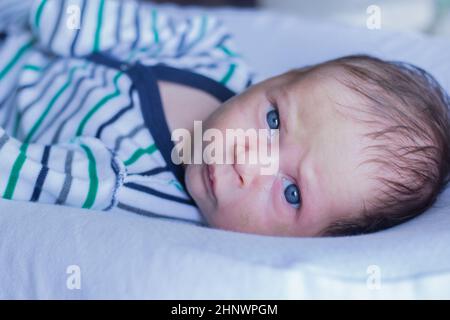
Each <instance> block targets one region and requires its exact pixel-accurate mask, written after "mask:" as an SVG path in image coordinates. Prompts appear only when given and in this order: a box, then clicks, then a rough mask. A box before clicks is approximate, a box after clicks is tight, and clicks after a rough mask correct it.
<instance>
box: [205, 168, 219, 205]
mask: <svg viewBox="0 0 450 320" xmlns="http://www.w3.org/2000/svg"><path fill="white" fill-rule="evenodd" d="M202 174H203V182H204V184H205V187H206V190H207V193H208V194H209V196H210V197H211V199H213V200H214V201H216V202H217V197H216V193H215V187H216V176H215V166H214V165H208V164H204V165H203V172H202Z"/></svg>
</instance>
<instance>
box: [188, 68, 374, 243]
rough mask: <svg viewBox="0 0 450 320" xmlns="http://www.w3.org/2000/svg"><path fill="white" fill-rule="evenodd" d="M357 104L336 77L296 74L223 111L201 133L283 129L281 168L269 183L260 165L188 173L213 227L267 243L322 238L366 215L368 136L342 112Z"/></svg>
mask: <svg viewBox="0 0 450 320" xmlns="http://www.w3.org/2000/svg"><path fill="white" fill-rule="evenodd" d="M358 100H361V99H359V98H358V97H357V96H356V95H355V94H353V93H352V92H351V91H350V90H349V89H347V88H346V87H345V86H343V85H341V84H340V83H339V82H338V81H336V80H335V79H333V77H330V76H327V75H324V74H321V73H316V72H314V73H308V74H305V75H302V76H301V77H299V76H298V74H297V75H295V74H294V73H293V72H290V73H286V74H283V75H281V76H278V77H275V78H271V79H268V80H266V81H264V82H261V83H259V84H257V85H254V86H253V87H251V88H249V89H248V90H247V91H245V92H244V93H242V94H240V95H238V96H236V97H234V98H232V99H230V100H228V101H227V102H226V103H225V104H224V105H223V106H221V107H220V108H219V109H217V111H216V112H214V113H213V114H211V116H210V117H209V118H208V119H207V120H206V121H205V122H204V123H203V131H205V130H206V129H209V128H215V129H218V130H220V132H223V133H225V130H226V129H244V130H247V129H250V128H253V129H270V128H272V129H273V128H274V125H277V124H278V125H277V127H278V128H279V131H278V138H279V140H278V141H279V166H278V171H277V172H275V173H274V174H271V175H267V174H261V170H259V169H260V168H258V165H254V164H236V163H235V164H213V165H207V164H206V163H203V164H190V165H188V166H187V168H186V183H187V188H188V190H189V192H190V194H191V195H192V197H193V198H194V200H195V201H196V203H197V205H198V206H199V208H200V210H201V212H202V213H203V215H204V217H205V218H206V220H207V222H208V224H209V225H210V226H212V227H216V228H221V229H226V230H234V231H239V232H249V233H257V234H264V235H279V236H317V235H319V234H320V232H321V231H322V230H323V229H324V228H325V227H327V226H328V225H329V224H330V223H332V222H334V221H336V220H337V219H341V218H349V217H354V216H357V215H358V214H361V212H362V208H363V206H364V195H366V194H370V189H371V186H370V185H369V182H368V180H369V179H367V172H365V170H367V169H365V167H364V166H360V164H361V162H362V161H363V157H362V155H363V148H364V146H365V145H366V144H367V143H366V142H364V140H363V138H362V136H363V133H364V132H365V128H364V127H363V126H362V125H361V124H359V123H358V122H356V121H355V120H354V119H351V118H350V117H346V116H345V113H344V112H343V110H344V109H343V107H342V106H341V105H340V104H344V105H345V104H351V105H354V104H355V101H358ZM274 109H275V110H276V111H277V112H273V110H274ZM269 112H270V113H271V114H270V115H269V116H268V113H269ZM224 136H225V134H224ZM230 148H232V149H233V150H234V149H236V148H235V146H233V145H230ZM230 152H232V151H230ZM209 177H211V179H209Z"/></svg>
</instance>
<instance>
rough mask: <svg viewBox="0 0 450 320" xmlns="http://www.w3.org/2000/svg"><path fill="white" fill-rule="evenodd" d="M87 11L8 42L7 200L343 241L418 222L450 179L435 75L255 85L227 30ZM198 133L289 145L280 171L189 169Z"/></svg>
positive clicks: (288, 76) (368, 60) (43, 16)
mask: <svg viewBox="0 0 450 320" xmlns="http://www.w3.org/2000/svg"><path fill="white" fill-rule="evenodd" d="M79 4H80V6H79V7H78V9H79V11H77V7H75V8H74V7H72V6H71V7H70V8H71V10H72V11H73V12H75V13H74V14H75V17H77V12H78V13H79V17H80V25H79V26H78V27H74V28H69V27H68V26H69V24H70V23H69V22H70V21H69V22H68V21H66V19H65V17H66V12H68V11H69V12H70V10H67V9H68V5H69V2H68V1H67V2H66V1H52V0H48V1H45V0H41V1H32V2H31V1H30V13H29V21H30V22H29V24H27V25H26V26H25V27H18V26H15V28H14V30H13V31H12V30H11V28H8V27H5V28H4V29H5V30H3V31H2V34H3V36H2V39H0V41H1V46H0V58H1V59H0V61H1V62H0V121H1V122H0V125H1V128H0V194H1V195H2V197H3V198H5V199H15V200H25V201H35V202H45V203H54V204H61V205H70V206H77V207H81V208H87V209H100V210H110V209H114V210H121V211H126V212H132V213H137V214H141V215H145V216H152V217H164V218H170V219H175V220H183V221H188V222H192V223H198V224H201V225H204V224H206V225H209V226H211V227H215V228H221V229H226V230H233V231H239V232H250V233H257V234H264V235H277V236H338V235H353V234H362V233H368V232H374V231H377V230H381V229H384V228H388V227H391V226H394V225H396V224H399V223H401V222H403V221H406V220H409V219H411V218H413V217H415V216H417V215H418V214H420V213H422V212H423V211H424V210H425V209H427V208H428V207H429V206H430V205H431V204H432V203H433V202H434V200H435V199H436V197H437V195H438V194H439V192H440V191H441V190H442V188H443V187H444V185H445V183H446V182H447V180H448V176H449V165H450V150H449V148H450V121H449V116H448V106H449V99H448V97H447V95H446V94H445V92H444V90H443V89H442V88H441V87H440V86H439V85H438V83H437V82H436V81H435V80H434V79H433V77H432V76H431V75H429V74H428V73H426V72H425V71H424V70H421V69H419V68H417V67H414V66H411V65H408V64H404V63H394V62H386V61H382V60H380V59H377V58H373V57H369V56H349V57H343V58H339V59H335V60H332V61H327V62H324V63H321V64H318V65H314V66H309V67H305V68H302V69H296V70H292V71H290V72H287V73H285V74H282V75H279V76H277V77H274V78H271V79H268V80H265V81H263V82H260V83H257V84H253V85H252V80H253V73H252V72H251V71H249V68H248V66H247V64H246V63H245V61H244V59H243V57H242V56H240V55H239V54H238V53H237V51H236V50H235V48H234V44H233V42H232V41H231V40H232V37H231V35H230V34H229V33H228V32H227V31H226V29H225V28H224V26H223V25H222V24H221V22H220V21H218V20H217V19H214V18H211V17H207V16H195V17H188V18H184V19H176V18H174V17H171V16H168V15H165V14H164V13H162V12H159V11H158V10H156V7H154V6H152V5H148V4H145V5H144V4H141V3H138V2H130V1H104V0H94V1H93V0H89V1H87V0H84V1H79ZM10 5H11V4H10ZM21 8H23V5H22V6H21ZM0 9H1V8H0ZM1 12H2V10H0V21H6V17H1ZM106 18H107V19H106ZM72 22H73V23H74V25H75V26H76V21H75V22H74V21H72ZM0 27H1V26H0ZM18 30H19V31H18ZM238 93H239V94H238ZM195 121H202V126H203V128H204V129H211V130H214V132H216V133H218V134H222V135H224V136H226V134H225V133H226V132H227V130H231V129H235V130H255V129H258V130H259V129H266V130H267V132H268V134H267V135H263V136H258V137H257V140H259V141H258V142H261V141H263V142H267V143H268V144H269V145H274V146H275V145H276V146H277V148H276V155H275V156H276V158H277V167H276V169H277V170H276V171H275V172H272V173H271V174H261V164H260V163H256V164H255V163H250V162H249V163H246V162H239V161H234V162H231V163H218V162H208V161H201V162H200V163H197V162H194V163H192V162H186V163H184V165H182V164H180V163H177V162H176V161H174V158H173V155H174V154H177V153H178V152H179V151H180V149H179V148H178V147H179V146H180V145H178V144H177V145H176V146H175V144H174V141H172V140H171V136H172V138H173V133H174V132H176V131H177V130H184V131H185V132H188V133H193V132H194V131H195V130H194V124H195V123H196V122H195ZM193 135H195V134H193ZM193 140H194V144H193V146H192V149H190V150H189V151H188V153H191V152H192V153H194V149H195V148H198V146H196V143H198V139H196V138H195V137H194V139H193ZM175 142H179V141H175ZM202 148H203V147H202ZM221 148H222V149H223V150H221ZM217 149H218V150H216V151H223V153H225V154H231V155H232V158H233V159H236V158H237V156H238V155H240V154H242V153H243V154H244V155H245V154H250V153H251V152H252V150H251V149H252V146H251V145H250V144H247V142H244V143H243V144H238V143H237V142H236V143H234V142H233V143H227V144H224V145H221V146H219V147H217ZM201 151H202V152H201V154H204V152H205V151H206V149H201ZM180 156H182V155H181V154H180Z"/></svg>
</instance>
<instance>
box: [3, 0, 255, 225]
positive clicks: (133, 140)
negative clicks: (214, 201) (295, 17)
mask: <svg viewBox="0 0 450 320" xmlns="http://www.w3.org/2000/svg"><path fill="white" fill-rule="evenodd" d="M7 2H8V1H7ZM25 2H26V3H29V7H28V18H29V19H28V20H29V24H28V28H16V29H15V31H14V32H9V31H8V30H10V29H11V28H3V30H5V32H4V33H3V36H2V38H0V196H2V197H3V198H6V199H13V200H24V201H38V202H45V203H55V204H61V205H70V206H75V207H81V208H91V209H101V210H108V209H111V208H114V207H116V208H120V209H122V210H126V211H131V212H135V213H138V214H144V215H148V216H158V217H170V218H173V219H180V220H186V221H194V222H197V223H198V222H200V223H203V220H202V218H201V214H200V213H199V212H198V210H197V208H196V206H195V204H194V203H193V202H192V200H191V199H190V197H189V195H188V194H187V193H186V191H185V190H184V189H183V187H182V184H181V183H180V181H178V180H177V178H176V176H175V175H174V173H173V172H171V170H169V169H168V163H167V162H166V161H165V160H164V157H163V155H162V154H161V152H160V150H159V149H158V147H157V146H156V143H155V140H154V139H155V137H154V136H153V135H152V134H151V133H150V132H151V131H150V130H149V128H148V126H146V123H145V121H144V119H143V115H142V112H141V104H142V101H141V100H140V96H139V94H138V92H137V90H136V87H135V83H133V81H132V80H131V79H130V77H129V76H128V74H127V73H126V72H124V71H122V70H120V69H116V68H112V67H109V66H107V65H103V64H97V63H96V62H94V61H92V60H90V59H88V58H87V57H88V56H90V55H91V54H95V53H106V54H107V55H108V56H110V57H113V58H114V59H117V60H118V61H121V62H124V63H127V64H135V63H139V64H142V65H144V66H153V65H161V64H162V65H167V66H170V67H172V68H177V69H183V70H188V71H190V72H192V73H195V74H199V75H202V76H204V77H207V78H209V79H212V80H214V81H215V82H217V83H220V84H221V85H223V86H225V87H226V88H228V89H229V90H230V91H232V92H234V93H238V92H240V91H242V90H244V89H245V88H246V87H247V86H248V85H249V83H251V77H252V73H251V72H250V71H249V69H248V67H247V65H246V64H245V63H244V61H243V58H242V57H241V56H240V55H239V54H237V53H236V48H234V46H233V41H232V37H231V35H230V34H229V33H228V31H227V30H226V28H225V27H224V26H223V24H222V23H221V22H220V21H219V20H218V19H216V18H214V17H209V16H206V15H205V16H193V17H188V18H184V19H179V18H176V17H172V16H169V15H166V14H164V13H163V12H161V11H160V10H158V7H156V6H154V5H152V4H141V3H138V2H133V1H119V0H117V1H115V0H65V1H64V0H39V1H25ZM10 5H11V4H10ZM18 8H19V7H18ZM18 10H19V11H20V12H23V10H24V7H23V5H22V6H21V7H20V8H19V9H18ZM4 11H5V8H4V7H3V8H2V5H0V17H1V14H2V12H4ZM77 17H78V18H79V19H78V18H77ZM74 19H75V20H74ZM77 19H78V22H79V23H78V24H77ZM74 21H75V22H74ZM74 26H75V27H74ZM77 26H79V28H77ZM0 27H1V26H0ZM17 29H19V30H20V31H17ZM0 31H2V30H1V28H0Z"/></svg>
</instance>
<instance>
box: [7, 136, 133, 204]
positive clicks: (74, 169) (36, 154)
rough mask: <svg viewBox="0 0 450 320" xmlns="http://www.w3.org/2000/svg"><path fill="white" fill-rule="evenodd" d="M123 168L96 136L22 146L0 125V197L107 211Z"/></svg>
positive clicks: (116, 191)
mask: <svg viewBox="0 0 450 320" xmlns="http://www.w3.org/2000/svg"><path fill="white" fill-rule="evenodd" d="M125 174H126V173H125V167H124V165H123V164H122V162H121V161H120V160H118V159H117V158H116V157H114V155H113V154H112V153H111V152H110V150H108V149H107V148H106V147H105V146H104V145H103V143H102V142H101V141H100V140H98V139H95V138H91V137H81V138H78V139H75V140H74V141H72V142H70V143H66V144H58V145H52V146H44V145H37V144H25V143H21V142H19V141H18V140H16V139H14V138H12V137H10V136H8V134H7V133H6V132H5V131H4V130H3V129H2V128H0V196H1V197H2V198H4V199H12V200H22V201H32V202H43V203H52V204H61V205H68V206H73V207H79V208H86V209H99V210H108V209H109V208H112V207H113V206H115V205H116V201H117V200H116V199H117V193H118V190H119V189H120V187H121V186H122V184H123V179H124V177H125Z"/></svg>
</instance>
